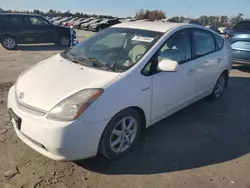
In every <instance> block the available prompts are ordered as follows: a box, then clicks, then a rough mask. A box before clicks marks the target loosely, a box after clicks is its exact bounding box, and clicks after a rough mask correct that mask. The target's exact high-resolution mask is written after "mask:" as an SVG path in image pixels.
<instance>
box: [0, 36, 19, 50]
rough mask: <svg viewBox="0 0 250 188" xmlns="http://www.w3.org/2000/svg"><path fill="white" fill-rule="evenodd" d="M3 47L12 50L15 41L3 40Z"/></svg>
mask: <svg viewBox="0 0 250 188" xmlns="http://www.w3.org/2000/svg"><path fill="white" fill-rule="evenodd" d="M3 45H4V46H5V47H6V48H8V49H14V48H15V46H16V41H15V40H14V39H13V38H9V37H8V38H5V39H4V41H3Z"/></svg>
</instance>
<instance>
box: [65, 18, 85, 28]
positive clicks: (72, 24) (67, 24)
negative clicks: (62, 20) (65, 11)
mask: <svg viewBox="0 0 250 188" xmlns="http://www.w3.org/2000/svg"><path fill="white" fill-rule="evenodd" d="M84 19H85V18H78V19H76V20H74V21H68V22H67V23H66V26H67V27H74V24H75V23H77V22H81V21H82V20H84Z"/></svg>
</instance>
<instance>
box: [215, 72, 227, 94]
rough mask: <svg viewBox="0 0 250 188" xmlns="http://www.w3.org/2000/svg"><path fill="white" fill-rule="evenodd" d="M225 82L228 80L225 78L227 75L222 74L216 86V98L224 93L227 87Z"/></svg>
mask: <svg viewBox="0 0 250 188" xmlns="http://www.w3.org/2000/svg"><path fill="white" fill-rule="evenodd" d="M225 82H226V80H225V77H223V76H221V77H220V78H219V80H218V81H217V83H216V86H215V91H214V93H215V97H216V98H218V97H220V96H221V94H222V93H223V91H224V88H225Z"/></svg>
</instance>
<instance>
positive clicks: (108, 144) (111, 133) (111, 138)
mask: <svg viewBox="0 0 250 188" xmlns="http://www.w3.org/2000/svg"><path fill="white" fill-rule="evenodd" d="M122 122H123V124H122ZM133 122H134V123H133ZM122 125H126V129H123V127H124V126H122ZM130 125H131V126H130ZM129 126H130V129H129ZM122 129H123V130H124V131H123V130H122ZM129 130H130V131H129ZM141 131H142V121H141V117H140V115H139V113H138V112H137V111H136V110H134V109H131V108H129V109H125V110H123V111H121V112H119V113H118V114H117V115H115V116H114V117H113V118H112V119H111V121H110V122H109V123H108V125H107V127H106V129H105V130H104V132H103V134H102V137H101V140H100V144H99V153H100V154H101V155H102V156H104V157H105V158H107V159H109V160H114V159H116V158H118V157H121V156H123V155H125V154H126V153H127V152H129V151H130V150H131V149H132V148H133V147H134V146H135V144H136V143H137V142H138V139H139V138H140V135H141ZM112 144H113V146H112Z"/></svg>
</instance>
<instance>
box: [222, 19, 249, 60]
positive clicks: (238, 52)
mask: <svg viewBox="0 0 250 188" xmlns="http://www.w3.org/2000/svg"><path fill="white" fill-rule="evenodd" d="M225 38H227V39H228V40H229V42H230V43H231V46H232V49H233V61H234V62H236V63H243V64H250V20H244V21H241V22H239V23H237V24H236V25H235V26H234V27H233V29H232V30H230V31H227V32H226V34H225Z"/></svg>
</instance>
